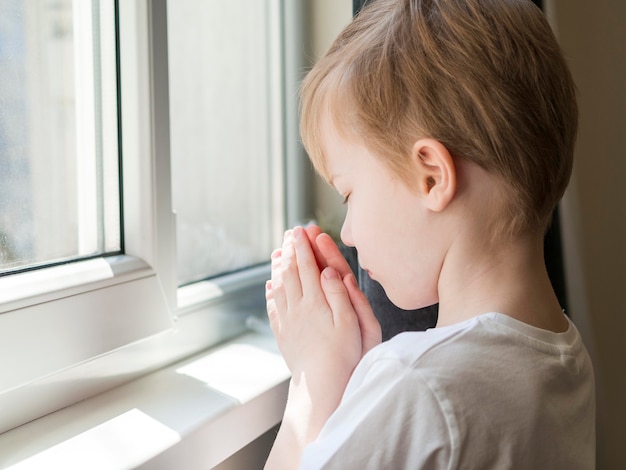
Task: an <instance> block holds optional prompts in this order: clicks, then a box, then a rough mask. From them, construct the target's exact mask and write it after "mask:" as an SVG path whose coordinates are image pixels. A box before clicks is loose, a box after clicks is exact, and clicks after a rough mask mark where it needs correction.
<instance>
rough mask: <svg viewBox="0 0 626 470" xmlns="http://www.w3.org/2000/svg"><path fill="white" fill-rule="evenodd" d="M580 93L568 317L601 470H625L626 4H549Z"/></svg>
mask: <svg viewBox="0 0 626 470" xmlns="http://www.w3.org/2000/svg"><path fill="white" fill-rule="evenodd" d="M546 10H547V13H548V16H549V18H550V20H551V21H552V24H553V26H554V28H555V30H556V32H557V35H558V36H559V41H560V42H561V45H562V47H563V49H564V51H565V54H566V56H567V58H568V60H569V63H570V67H571V70H572V73H573V74H574V79H575V81H576V84H577V87H578V91H579V105H580V111H581V115H580V134H579V139H578V143H577V151H576V157H575V158H576V163H575V169H574V175H573V179H572V182H571V184H570V187H569V190H568V193H567V194H566V196H565V199H564V201H563V206H562V207H563V210H562V223H563V229H564V233H563V238H564V245H565V246H564V250H565V264H566V276H567V283H568V291H569V298H570V301H569V304H570V309H571V312H570V313H571V315H572V317H573V318H574V320H575V321H576V322H577V324H579V326H580V328H581V330H583V334H584V336H585V340H586V342H587V344H588V347H589V348H590V350H591V353H592V358H593V361H594V364H595V369H596V375H597V382H598V468H600V469H617V468H626V457H625V456H624V452H623V442H622V441H623V437H622V432H621V428H622V427H623V423H624V422H626V406H625V404H624V397H626V375H625V374H626V294H625V292H626V276H625V275H624V266H626V245H625V242H626V210H625V207H626V185H624V181H625V180H626V90H625V85H626V28H624V19H625V18H626V2H624V1H623V0H599V1H595V2H589V1H588V0H549V1H548V2H546Z"/></svg>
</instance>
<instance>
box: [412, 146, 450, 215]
mask: <svg viewBox="0 0 626 470" xmlns="http://www.w3.org/2000/svg"><path fill="white" fill-rule="evenodd" d="M411 156H412V158H413V161H414V162H415V164H416V165H417V169H418V171H417V174H418V182H417V183H418V189H419V191H420V193H421V194H422V195H424V196H425V201H426V205H427V207H428V209H430V210H432V211H434V212H441V211H442V210H443V209H445V208H446V207H447V206H448V204H450V201H452V198H453V197H454V195H455V194H456V167H455V165H454V159H453V158H452V155H451V154H450V152H449V151H448V149H447V148H446V147H445V146H444V145H443V144H442V143H441V142H439V141H438V140H435V139H430V138H425V139H420V140H418V141H417V142H415V144H413V149H412V151H411Z"/></svg>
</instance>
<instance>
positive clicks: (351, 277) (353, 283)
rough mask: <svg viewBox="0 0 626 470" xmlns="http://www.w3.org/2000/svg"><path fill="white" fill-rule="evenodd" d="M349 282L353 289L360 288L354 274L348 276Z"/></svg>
mask: <svg viewBox="0 0 626 470" xmlns="http://www.w3.org/2000/svg"><path fill="white" fill-rule="evenodd" d="M348 282H349V283H350V285H351V286H352V287H356V288H357V289H358V288H359V283H358V282H356V277H355V276H354V274H352V273H350V274H348Z"/></svg>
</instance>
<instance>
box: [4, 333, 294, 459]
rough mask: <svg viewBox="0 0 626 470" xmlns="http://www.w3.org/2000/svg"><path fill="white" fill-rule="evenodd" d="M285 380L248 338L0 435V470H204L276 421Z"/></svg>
mask: <svg viewBox="0 0 626 470" xmlns="http://www.w3.org/2000/svg"><path fill="white" fill-rule="evenodd" d="M288 379H289V371H288V369H287V367H286V366H285V363H284V361H283V359H282V357H281V356H280V354H279V353H278V350H277V348H276V344H275V342H274V339H273V338H272V336H271V335H270V334H267V333H248V334H245V335H242V336H240V337H238V338H235V339H233V340H231V341H228V342H227V343H224V344H222V345H219V346H217V347H214V348H211V349H210V350H208V351H205V352H203V353H201V354H198V355H196V356H194V357H192V358H189V359H186V360H184V361H182V362H180V363H178V364H174V365H172V366H168V367H166V368H164V369H161V370H159V371H156V372H154V373H151V374H149V375H147V376H145V377H142V378H140V379H137V380H135V381H133V382H130V383H127V384H125V385H122V386H120V387H118V388H115V389H113V390H110V391H108V392H105V393H102V394H100V395H98V396H95V397H93V398H90V399H88V400H85V401H83V402H80V403H77V404H75V405H72V406H70V407H68V408H65V409H63V410H60V411H57V412H55V413H52V414H50V415H48V416H45V417H43V418H40V419H38V420H35V421H33V422H31V423H28V424H25V425H23V426H20V427H18V428H16V429H13V430H11V431H8V432H6V433H4V434H2V435H0V468H3V469H12V470H26V469H40V468H64V469H74V468H76V469H79V468H80V469H84V468H90V469H99V468H102V469H107V470H111V469H128V468H145V469H170V468H180V465H181V463H182V462H184V468H186V469H194V468H211V467H213V466H215V465H217V464H219V463H220V462H222V461H223V460H225V459H226V458H228V457H229V456H231V455H233V454H234V453H235V452H237V451H238V450H240V449H242V448H243V447H245V446H246V445H247V444H249V443H250V442H252V441H253V440H254V439H256V438H257V437H259V436H260V435H262V434H263V433H264V432H266V431H268V430H269V429H271V428H272V427H274V426H275V425H276V424H277V423H278V422H279V421H280V420H281V418H282V414H283V410H284V405H285V401H286V397H287V383H288Z"/></svg>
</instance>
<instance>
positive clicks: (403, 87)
mask: <svg viewBox="0 0 626 470" xmlns="http://www.w3.org/2000/svg"><path fill="white" fill-rule="evenodd" d="M575 95H576V92H575V86H574V84H573V80H572V77H571V74H570V72H569V70H568V67H567V65H566V63H565V60H564V58H563V55H562V53H561V50H560V48H559V46H558V44H557V41H556V39H555V37H554V34H553V33H552V30H551V29H550V26H549V24H548V23H547V21H546V19H545V18H544V15H543V14H542V12H541V11H540V10H539V9H538V8H537V7H536V6H535V5H533V4H532V3H531V2H530V1H529V0H375V1H373V2H372V3H371V4H370V5H369V6H367V7H366V8H365V9H364V10H363V11H362V12H361V13H360V14H359V15H358V16H357V17H356V18H355V19H354V20H353V21H352V23H350V24H349V25H348V26H347V27H346V28H345V29H344V30H343V32H342V33H341V34H340V35H339V36H338V37H337V39H336V40H335V42H334V43H333V45H332V46H331V47H330V49H329V50H328V52H327V53H326V54H325V55H324V56H323V57H322V58H321V59H320V60H319V61H318V62H317V64H316V65H315V66H314V67H313V69H312V70H311V71H310V72H309V73H308V75H307V77H306V79H305V80H304V83H303V86H302V91H301V134H302V139H303V144H304V146H305V148H306V150H307V152H308V154H309V156H310V158H311V160H312V162H313V164H314V166H315V168H316V169H317V170H318V172H319V173H320V174H321V175H322V176H324V177H325V178H328V175H327V170H326V165H325V163H326V159H325V154H324V146H323V141H322V135H321V128H322V126H321V119H322V117H323V116H330V118H331V119H332V122H333V125H334V126H335V128H336V129H337V131H338V132H340V134H343V135H344V136H349V137H351V138H357V139H359V140H361V141H362V143H363V144H364V145H366V146H367V147H368V148H369V149H370V150H371V151H372V152H373V153H374V154H375V155H377V156H378V157H379V158H381V159H382V160H383V161H384V162H385V163H386V164H388V165H389V167H390V168H391V169H392V171H393V172H394V173H395V174H396V175H397V176H398V177H399V178H400V179H402V180H403V181H404V182H406V183H407V184H409V185H410V184H411V182H410V181H408V179H407V177H406V174H407V172H406V168H407V162H408V161H409V158H410V151H411V148H412V145H413V144H414V143H415V142H416V140H418V139H419V138H421V137H431V138H434V139H436V140H438V141H440V142H441V143H442V144H444V145H445V146H446V148H447V149H448V150H449V151H450V153H451V154H452V155H453V156H454V158H463V159H467V160H469V161H471V162H474V163H476V164H477V165H479V166H480V167H482V168H484V169H485V170H487V171H489V172H491V173H494V174H497V175H499V176H501V177H502V180H503V181H504V182H505V183H506V184H507V185H508V187H510V188H511V191H509V194H510V197H508V198H506V199H507V202H506V204H503V206H502V208H501V209H502V211H504V212H505V213H504V214H502V213H501V214H499V215H500V216H502V215H505V216H506V217H504V218H505V220H506V223H505V224H504V225H505V227H504V229H505V230H506V231H508V232H510V233H512V234H515V233H520V232H524V231H539V230H545V229H546V227H547V225H548V223H549V220H550V217H551V214H552V211H553V210H554V207H555V206H556V204H557V203H558V201H559V200H560V198H561V197H562V195H563V193H564V191H565V188H566V186H567V184H568V181H569V177H570V174H571V169H572V163H573V148H574V142H575V138H576V132H577V118H578V110H577V105H576V96H575ZM502 211H500V212H502ZM501 225H502V224H501Z"/></svg>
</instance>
